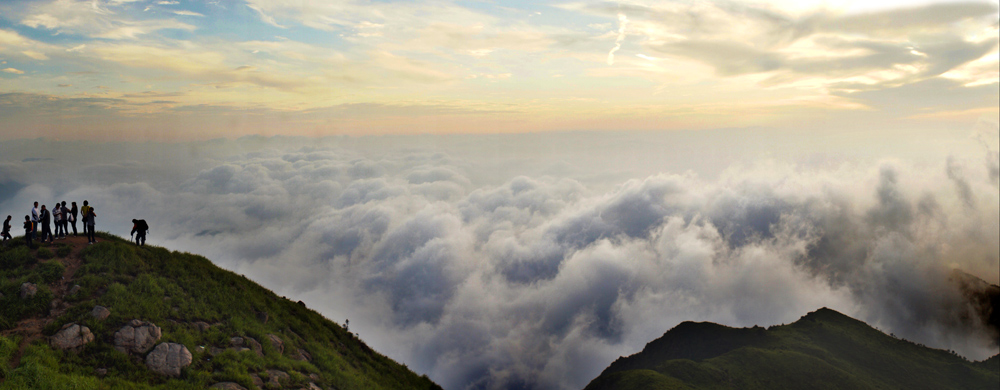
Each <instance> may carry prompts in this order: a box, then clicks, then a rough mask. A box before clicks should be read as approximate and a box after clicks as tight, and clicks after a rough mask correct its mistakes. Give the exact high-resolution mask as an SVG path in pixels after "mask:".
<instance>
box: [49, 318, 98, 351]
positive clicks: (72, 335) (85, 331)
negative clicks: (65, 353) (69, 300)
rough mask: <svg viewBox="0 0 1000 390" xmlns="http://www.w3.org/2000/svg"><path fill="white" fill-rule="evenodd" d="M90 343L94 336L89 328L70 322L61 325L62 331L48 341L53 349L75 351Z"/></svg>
mask: <svg viewBox="0 0 1000 390" xmlns="http://www.w3.org/2000/svg"><path fill="white" fill-rule="evenodd" d="M91 341H94V334H93V333H91V332H90V328H88V327H86V326H82V325H77V324H76V323H72V322H71V323H68V324H66V325H63V327H62V329H59V331H58V332H56V334H54V335H52V338H50V339H49V343H50V344H52V346H53V347H55V348H58V349H63V350H66V349H77V348H79V347H82V346H83V345H84V344H87V343H89V342H91Z"/></svg>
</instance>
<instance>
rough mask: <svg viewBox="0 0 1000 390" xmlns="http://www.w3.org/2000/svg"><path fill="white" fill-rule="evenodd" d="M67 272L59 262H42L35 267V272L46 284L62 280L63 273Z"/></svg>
mask: <svg viewBox="0 0 1000 390" xmlns="http://www.w3.org/2000/svg"><path fill="white" fill-rule="evenodd" d="M65 270H66V267H64V266H63V265H62V263H60V262H59V261H57V260H51V261H46V262H41V263H38V267H35V272H36V273H38V276H40V277H41V281H42V283H46V284H48V283H52V282H55V281H57V280H59V279H60V278H62V276H63V271H65Z"/></svg>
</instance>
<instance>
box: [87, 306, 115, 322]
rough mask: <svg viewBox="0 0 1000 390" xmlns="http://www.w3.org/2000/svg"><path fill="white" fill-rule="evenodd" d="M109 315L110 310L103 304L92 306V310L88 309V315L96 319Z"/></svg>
mask: <svg viewBox="0 0 1000 390" xmlns="http://www.w3.org/2000/svg"><path fill="white" fill-rule="evenodd" d="M110 315H111V310H108V308H106V307H104V306H94V310H91V311H90V316H91V317H94V318H96V319H98V320H103V319H105V318H108V316H110Z"/></svg>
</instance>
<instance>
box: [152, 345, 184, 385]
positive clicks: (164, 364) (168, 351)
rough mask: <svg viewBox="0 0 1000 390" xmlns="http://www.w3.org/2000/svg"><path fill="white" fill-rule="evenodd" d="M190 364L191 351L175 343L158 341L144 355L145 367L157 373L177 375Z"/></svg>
mask: <svg viewBox="0 0 1000 390" xmlns="http://www.w3.org/2000/svg"><path fill="white" fill-rule="evenodd" d="M189 365H191V351H188V349H187V347H185V346H184V345H181V344H177V343H160V344H159V345H157V346H156V348H153V352H150V353H149V355H146V367H149V369H150V370H151V371H153V372H155V373H157V374H160V375H166V376H172V377H178V376H181V369H182V368H184V367H187V366H189Z"/></svg>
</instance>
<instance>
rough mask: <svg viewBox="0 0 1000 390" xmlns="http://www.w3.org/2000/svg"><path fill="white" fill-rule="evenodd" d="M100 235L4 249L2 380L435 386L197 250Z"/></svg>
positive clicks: (94, 384) (0, 258) (34, 385)
mask: <svg viewBox="0 0 1000 390" xmlns="http://www.w3.org/2000/svg"><path fill="white" fill-rule="evenodd" d="M98 239H99V240H100V242H99V243H98V244H97V245H91V246H87V245H85V239H84V238H83V237H82V236H81V237H71V238H70V239H66V240H58V241H56V244H55V245H43V246H42V247H40V248H38V249H29V248H27V247H25V246H24V245H23V244H22V241H21V240H20V239H17V240H15V241H14V242H13V245H12V246H11V247H9V248H0V294H2V295H0V389H69V388H73V389H146V388H157V389H204V388H207V387H209V386H214V387H218V388H223V389H241V388H248V389H252V388H265V389H279V388H287V389H342V390H346V389H439V388H440V387H439V386H437V385H436V384H434V383H433V382H431V381H430V380H429V379H427V377H426V376H418V375H416V374H414V373H413V372H412V371H410V370H409V369H407V368H406V367H405V366H403V365H400V364H398V363H396V362H394V361H392V360H391V359H389V358H387V357H385V356H383V355H381V354H379V353H377V352H375V351H373V350H371V349H370V348H369V347H368V346H366V345H365V343H364V342H362V341H361V340H360V339H358V338H357V337H356V336H355V335H353V334H352V333H349V332H348V331H347V330H345V329H344V328H343V327H341V326H340V325H338V324H335V323H333V322H331V321H329V320H327V319H325V318H323V317H322V316H321V315H319V314H318V313H316V312H315V311H312V310H310V309H308V308H306V307H305V305H304V304H302V303H301V302H293V301H290V300H288V299H285V298H282V297H279V296H276V295H275V294H274V293H272V292H271V291H269V290H267V289H265V288H263V287H261V286H259V285H257V284H256V283H254V282H252V281H250V280H248V279H246V278H245V277H242V276H240V275H236V274H234V273H232V272H229V271H225V270H222V269H220V268H218V267H216V266H215V265H213V264H212V263H211V262H210V261H209V260H207V259H205V258H203V257H200V256H195V255H191V254H188V253H178V252H171V251H168V250H166V249H163V248H159V247H154V246H146V247H142V248H139V247H136V246H134V245H132V244H130V243H128V242H126V241H124V240H122V239H120V238H117V237H113V236H109V235H103V234H102V235H100V236H99V238H98ZM97 306H101V307H103V308H106V309H107V311H104V310H102V309H100V308H98V309H95V307H97ZM120 332H121V333H120ZM156 333H159V337H156V336H157V335H156ZM169 343H175V344H169ZM161 344H162V345H161ZM116 346H117V347H119V349H122V350H125V352H122V351H120V350H118V349H116ZM185 351H187V352H185ZM188 361H189V362H190V363H189V364H187V365H185V363H187V362H188ZM156 371H160V373H157V372H156ZM171 375H173V376H171Z"/></svg>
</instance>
